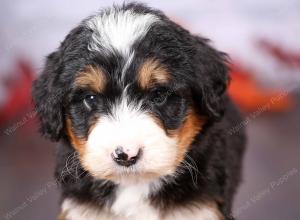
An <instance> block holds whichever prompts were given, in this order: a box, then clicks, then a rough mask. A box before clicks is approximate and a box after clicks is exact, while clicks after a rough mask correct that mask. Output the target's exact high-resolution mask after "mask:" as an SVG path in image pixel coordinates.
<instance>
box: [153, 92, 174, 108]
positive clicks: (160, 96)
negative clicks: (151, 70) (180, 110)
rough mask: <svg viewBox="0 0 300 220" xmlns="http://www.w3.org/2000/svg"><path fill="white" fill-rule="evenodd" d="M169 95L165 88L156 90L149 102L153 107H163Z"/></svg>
mask: <svg viewBox="0 0 300 220" xmlns="http://www.w3.org/2000/svg"><path fill="white" fill-rule="evenodd" d="M169 95H170V91H169V90H168V89H167V88H160V89H156V90H154V91H153V92H152V97H151V102H152V104H154V105H163V104H164V103H165V102H166V100H167V99H168V96H169Z"/></svg>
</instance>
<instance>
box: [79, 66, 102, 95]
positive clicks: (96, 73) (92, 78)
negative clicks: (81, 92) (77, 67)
mask: <svg viewBox="0 0 300 220" xmlns="http://www.w3.org/2000/svg"><path fill="white" fill-rule="evenodd" d="M106 84H107V78H106V75H105V74H104V73H103V71H102V70H101V69H99V68H96V67H93V66H90V65H89V66H87V67H86V68H85V69H84V70H83V71H82V72H80V73H79V75H78V76H77V78H76V79H75V86H76V87H79V88H90V89H91V90H93V91H95V92H103V91H104V89H105V86H106Z"/></svg>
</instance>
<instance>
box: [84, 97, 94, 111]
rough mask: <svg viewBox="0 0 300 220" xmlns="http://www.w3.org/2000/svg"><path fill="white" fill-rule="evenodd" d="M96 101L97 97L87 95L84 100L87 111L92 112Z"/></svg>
mask: <svg viewBox="0 0 300 220" xmlns="http://www.w3.org/2000/svg"><path fill="white" fill-rule="evenodd" d="M96 101H97V97H96V96H95V95H87V96H86V97H85V98H84V100H83V103H84V105H85V107H86V108H87V109H89V110H91V109H92V108H93V107H94V105H95V103H96Z"/></svg>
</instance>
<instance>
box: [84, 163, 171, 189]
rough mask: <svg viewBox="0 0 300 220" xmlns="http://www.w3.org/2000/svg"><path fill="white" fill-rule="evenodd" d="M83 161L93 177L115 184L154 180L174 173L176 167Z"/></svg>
mask: <svg viewBox="0 0 300 220" xmlns="http://www.w3.org/2000/svg"><path fill="white" fill-rule="evenodd" d="M86 162H87V161H85V162H83V163H82V165H83V167H84V169H85V170H87V171H88V172H89V173H90V174H91V176H92V177H93V178H95V179H99V180H100V179H101V180H109V181H112V182H114V183H117V184H136V183H150V182H155V181H157V180H159V179H162V178H164V177H167V176H172V175H175V170H176V167H174V166H173V165H170V166H165V167H160V168H159V169H153V168H152V169H151V168H149V169H147V168H145V167H143V166H142V165H141V164H136V165H133V166H130V167H123V166H118V165H116V164H114V163H108V164H106V165H104V164H102V165H101V166H93V165H91V164H88V163H86Z"/></svg>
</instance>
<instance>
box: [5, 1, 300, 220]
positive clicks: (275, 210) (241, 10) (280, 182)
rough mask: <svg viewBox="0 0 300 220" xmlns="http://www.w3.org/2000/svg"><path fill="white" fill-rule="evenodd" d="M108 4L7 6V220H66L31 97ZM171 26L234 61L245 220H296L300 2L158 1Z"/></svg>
mask: <svg viewBox="0 0 300 220" xmlns="http://www.w3.org/2000/svg"><path fill="white" fill-rule="evenodd" d="M121 2H123V1H118V0H115V1H110V0H105V1H104V0H86V1H79V0H66V1H60V0H51V1H34V0H27V1H21V0H15V1H11V0H1V2H0V172H1V173H2V175H1V178H0V219H6V220H7V219H15V220H40V219H43V220H51V219H55V216H56V214H57V212H58V210H59V207H58V201H59V192H58V188H57V186H56V184H55V181H54V178H53V169H54V159H55V158H54V151H55V144H53V143H50V142H49V141H46V140H44V139H42V138H41V137H40V136H39V134H38V132H37V127H38V126H37V120H36V114H35V111H34V110H33V107H32V103H31V97H30V90H31V83H32V80H33V79H35V78H36V77H37V76H38V75H39V73H40V71H41V68H42V66H43V63H44V59H45V56H46V55H47V54H49V53H50V52H52V51H53V50H55V49H56V48H57V47H58V46H59V43H60V42H61V41H62V40H63V39H64V37H65V36H66V34H67V33H68V32H69V31H70V29H71V28H73V27H75V26H76V25H77V24H78V23H79V22H80V21H81V20H82V19H83V18H85V17H86V16H88V15H90V14H93V13H94V12H96V11H97V10H98V9H99V8H101V7H103V6H110V5H112V4H113V3H121ZM143 2H145V3H148V5H150V6H152V7H156V8H158V9H161V10H163V11H164V12H165V13H166V14H167V15H168V16H170V17H171V18H172V19H173V20H174V21H176V22H177V23H180V24H181V25H183V26H185V27H186V28H187V29H189V30H190V31H191V32H192V33H195V34H200V35H202V36H205V37H207V38H210V39H211V40H212V45H214V46H215V47H217V48H218V49H219V50H222V51H225V52H227V53H228V54H229V55H230V57H231V59H232V66H231V68H232V70H231V73H230V74H231V78H232V81H231V84H230V87H229V89H228V92H229V94H230V96H231V97H232V99H233V100H234V102H235V103H236V104H237V105H238V106H239V107H240V109H241V111H242V112H243V113H244V115H245V120H243V121H241V122H240V123H239V124H237V125H236V126H235V127H233V128H232V129H231V130H230V131H229V133H228V135H231V134H232V133H234V132H237V131H238V130H239V129H240V128H241V127H247V133H248V139H249V141H248V148H247V152H246V155H245V160H244V173H243V183H242V184H241V186H240V188H239V190H238V193H237V196H236V200H235V203H234V209H233V215H234V216H235V217H236V218H237V219H240V220H252V219H265V220H269V219H270V220H271V219H272V220H274V219H280V220H281V219H288V220H293V219H295V220H296V219H299V215H300V207H299V204H300V189H299V186H300V162H299V158H300V148H299V147H300V108H299V106H300V41H299V36H300V1H299V0H264V1H259V0H243V1H240V0H231V1H229V0H228V1H226V0H223V1H216V0H212V1H205V0H184V1H179V0H178V1H175V0H164V1H162V0H152V1H143Z"/></svg>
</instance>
